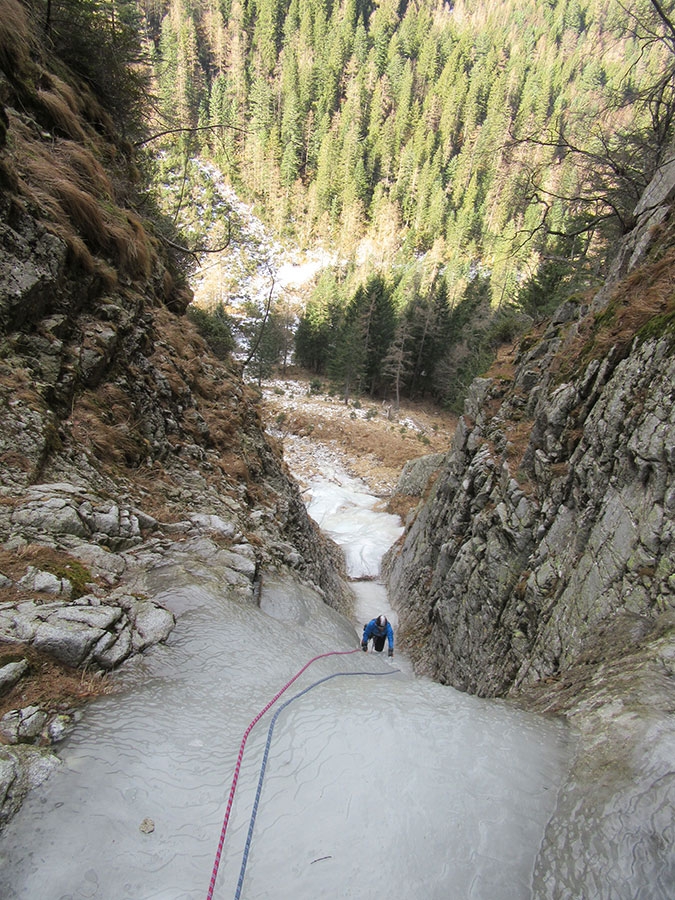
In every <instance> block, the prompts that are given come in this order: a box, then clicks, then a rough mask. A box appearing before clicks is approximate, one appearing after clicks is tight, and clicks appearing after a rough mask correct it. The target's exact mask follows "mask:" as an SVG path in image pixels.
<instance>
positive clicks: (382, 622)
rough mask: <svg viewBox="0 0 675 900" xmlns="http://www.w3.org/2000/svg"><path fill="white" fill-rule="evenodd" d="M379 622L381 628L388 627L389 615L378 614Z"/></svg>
mask: <svg viewBox="0 0 675 900" xmlns="http://www.w3.org/2000/svg"><path fill="white" fill-rule="evenodd" d="M377 624H378V625H379V627H380V628H386V627H387V617H386V616H378V617H377Z"/></svg>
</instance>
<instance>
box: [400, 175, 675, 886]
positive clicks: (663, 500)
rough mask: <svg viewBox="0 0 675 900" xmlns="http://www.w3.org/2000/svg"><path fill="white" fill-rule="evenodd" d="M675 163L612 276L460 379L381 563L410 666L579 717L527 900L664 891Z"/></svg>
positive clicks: (674, 416) (669, 780) (672, 600)
mask: <svg viewBox="0 0 675 900" xmlns="http://www.w3.org/2000/svg"><path fill="white" fill-rule="evenodd" d="M673 168H674V167H673V166H672V165H670V166H669V167H666V169H665V170H664V172H663V173H662V177H661V178H660V180H659V182H658V184H654V185H652V186H651V187H650V190H649V191H648V194H647V197H646V199H645V200H644V201H643V202H642V203H641V205H640V207H639V208H638V224H637V227H636V230H635V232H634V233H632V234H631V235H629V236H628V238H627V240H626V242H625V244H624V246H622V248H621V249H620V253H619V255H618V258H617V261H616V264H615V266H614V267H613V269H612V274H611V276H610V279H609V280H608V283H607V284H606V285H605V287H604V288H603V289H602V290H601V291H600V292H599V293H598V294H597V295H596V296H595V297H593V298H589V300H588V302H578V301H573V302H569V303H567V304H565V305H564V306H563V307H562V308H561V309H559V310H558V312H557V314H556V315H555V316H554V318H553V320H552V321H551V322H550V323H549V325H548V327H547V328H546V329H545V331H544V332H543V334H542V335H540V336H538V337H536V338H535V337H528V338H526V339H525V340H523V341H522V342H521V344H520V347H519V348H518V349H517V352H516V354H515V357H514V360H513V375H512V377H510V378H509V377H506V376H504V374H503V366H502V368H501V370H500V371H501V372H502V374H501V375H500V377H499V378H489V377H488V378H484V379H479V380H477V381H476V382H475V383H474V384H473V386H472V388H471V391H470V395H469V397H468V399H467V402H466V405H465V413H464V416H463V417H462V419H461V420H460V423H459V426H458V428H457V430H456V433H455V436H454V440H453V444H452V447H451V449H450V451H449V452H448V454H447V455H446V457H445V460H444V463H443V467H442V469H441V471H440V474H439V475H438V478H437V479H436V481H435V483H434V485H433V488H432V489H431V492H430V495H429V498H428V500H427V501H426V503H424V504H422V505H421V507H420V508H419V509H418V511H417V514H416V516H415V518H414V520H413V521H412V522H411V523H409V524H408V527H407V530H406V534H405V535H404V536H403V538H402V540H401V542H400V543H399V544H398V545H397V546H396V547H394V548H393V549H392V550H391V551H390V553H389V555H388V557H387V558H386V560H385V564H384V570H385V577H386V578H387V580H388V584H389V589H390V596H391V599H392V603H393V605H394V606H395V608H396V609H397V611H398V613H399V619H400V626H399V642H400V644H401V645H403V646H404V647H405V648H406V649H407V650H408V651H409V653H410V655H411V657H412V658H413V660H414V664H415V667H416V669H417V671H419V672H423V673H426V674H428V675H430V676H431V677H433V678H436V679H439V680H440V681H442V682H444V683H447V684H451V685H454V686H455V687H457V688H460V689H462V690H467V691H471V692H474V693H477V694H480V695H483V696H502V697H504V696H506V697H510V698H512V699H513V700H514V701H516V702H518V703H521V704H524V705H527V707H528V708H530V709H535V710H538V711H540V712H545V713H555V714H562V715H565V716H566V717H567V719H568V721H569V722H570V723H571V724H572V725H573V726H574V729H575V731H576V733H577V735H578V738H579V740H578V752H577V756H576V759H575V762H574V764H573V766H572V769H571V771H570V774H569V778H568V781H567V783H566V785H565V787H564V789H563V791H562V792H561V795H560V797H559V801H558V807H557V810H556V813H555V815H554V816H553V818H552V820H551V822H550V824H549V827H548V829H547V832H546V836H545V839H544V842H543V844H542V849H541V853H540V856H539V859H538V861H537V866H536V869H535V877H534V890H533V896H534V897H535V898H537V900H539V898H551V900H553V898H557V897H562V896H575V897H580V896H585V897H591V896H592V897H597V898H607V900H609V898H614V897H626V898H628V897H635V896H638V895H639V894H640V893H641V892H642V890H643V888H644V887H645V886H647V885H648V886H649V887H648V889H647V890H646V896H649V897H653V898H664V900H665V898H666V897H669V896H670V895H671V893H672V884H673V880H672V879H673V874H672V873H673V857H672V851H671V847H672V844H671V842H670V841H668V839H667V838H666V837H665V835H666V834H667V833H668V830H669V828H670V825H669V824H666V822H667V821H668V822H669V816H670V813H669V812H667V811H668V810H672V804H673V802H674V800H675V797H674V790H675V781H674V780H673V775H672V755H673V752H674V749H675V729H674V727H673V717H672V710H673V708H675V680H674V679H675V669H674V667H673V660H674V659H675V578H674V577H673V573H674V572H675V540H674V537H675V535H674V533H673V527H674V526H673V522H674V521H675V413H674V412H673V393H674V390H675V358H674V356H673V341H674V339H675V338H674V336H673V331H672V324H671V322H672V315H673V305H672V288H671V284H672V271H673V267H674V266H675V253H673V249H672V248H673V245H674V244H675V240H674V239H673V236H674V232H673V223H672V221H671V207H670V203H671V200H672V194H673V189H674V186H675V172H674V171H673ZM582 833H592V834H593V835H594V840H593V848H592V853H582V854H579V853H577V852H575V849H576V848H577V847H578V846H579V841H580V835H581V834H582ZM570 861H578V865H574V864H572V863H571V862H570Z"/></svg>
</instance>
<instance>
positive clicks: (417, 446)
mask: <svg viewBox="0 0 675 900" xmlns="http://www.w3.org/2000/svg"><path fill="white" fill-rule="evenodd" d="M292 377H293V382H292V383H291V384H289V387H288V392H294V393H297V390H298V385H300V392H301V396H300V397H295V398H293V401H292V403H293V405H294V406H295V407H296V408H295V409H290V403H289V397H288V396H287V394H286V392H285V393H284V394H283V395H276V394H274V393H271V394H269V396H268V397H267V398H266V400H265V402H264V403H263V404H262V412H263V418H264V420H265V421H266V423H267V424H268V426H270V427H276V428H279V429H280V430H282V432H283V433H284V434H286V435H289V434H293V435H298V436H300V437H311V439H312V440H313V441H318V442H320V443H323V444H326V445H327V446H328V447H331V448H334V449H336V450H338V451H339V452H340V453H342V454H344V456H345V457H346V458H347V459H348V460H349V468H350V470H351V471H352V472H353V473H354V474H355V475H357V476H359V477H360V478H362V479H363V480H364V481H366V482H367V483H368V484H369V485H370V486H371V488H372V489H373V490H374V491H375V493H378V494H389V493H390V492H391V490H392V489H393V487H394V486H395V484H396V482H397V481H398V477H399V475H400V473H401V470H402V468H403V466H404V465H405V463H406V462H408V461H409V460H411V459H417V458H418V457H420V456H426V455H428V454H430V453H436V452H445V451H447V450H448V449H449V446H450V442H451V440H452V435H453V434H454V431H455V428H456V426H457V418H456V416H454V415H451V414H450V413H447V412H444V411H443V410H440V409H437V408H436V407H433V406H432V405H430V404H422V403H417V404H416V403H409V402H406V403H402V404H401V408H400V410H399V412H398V414H397V415H394V414H393V413H392V418H391V419H390V418H387V414H386V411H385V409H384V408H383V407H382V405H381V404H379V403H376V402H374V401H373V402H369V401H367V400H364V401H363V407H364V409H366V410H370V411H371V412H376V413H377V414H376V415H372V416H371V417H369V418H362V417H361V416H360V415H358V414H357V413H356V411H355V410H353V408H351V407H349V406H345V404H343V403H340V402H337V401H335V400H334V399H330V398H328V397H326V396H314V395H313V396H311V397H310V396H309V393H308V389H309V381H310V380H309V378H307V377H306V376H304V375H303V374H302V373H300V372H297V371H295V370H294V371H293V376H292ZM305 398H306V405H305ZM359 412H360V413H362V412H363V410H360V411H359ZM410 421H413V422H414V423H415V425H416V426H417V428H419V429H420V430H416V429H415V428H413V427H410V425H409V424H407V423H408V422H410ZM308 474H310V473H308Z"/></svg>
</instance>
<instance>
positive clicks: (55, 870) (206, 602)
mask: <svg viewBox="0 0 675 900" xmlns="http://www.w3.org/2000/svg"><path fill="white" fill-rule="evenodd" d="M305 487H306V490H307V494H306V498H307V502H308V509H309V511H310V514H311V515H312V516H313V517H314V518H315V519H316V520H317V521H318V522H319V524H320V525H321V527H322V528H323V529H324V530H325V531H326V532H327V533H329V534H330V535H331V536H332V537H333V538H334V539H336V540H337V541H339V542H340V543H341V544H342V546H343V547H344V548H345V552H346V557H347V566H348V571H349V573H350V575H351V577H352V578H353V579H363V578H365V580H356V581H355V582H354V586H355V588H356V592H357V603H356V608H355V610H354V617H353V621H352V622H349V621H348V620H347V619H345V618H344V617H342V616H340V615H339V614H338V613H336V612H334V611H333V610H331V609H330V608H329V607H327V606H326V605H325V604H324V603H323V602H322V601H321V598H320V597H319V596H318V594H317V593H316V592H315V591H314V590H312V589H310V588H309V587H308V586H307V585H306V584H302V583H300V582H297V581H294V580H293V579H291V578H290V577H289V576H275V577H271V578H269V579H264V580H263V587H262V591H261V595H260V605H259V608H258V607H253V606H251V605H250V604H246V603H240V602H234V601H227V600H224V599H223V596H224V593H225V585H224V582H223V573H222V571H219V570H218V567H217V565H216V564H214V562H213V561H209V560H204V561H202V562H201V563H200V565H199V566H198V567H197V566H196V565H195V563H194V561H193V562H192V563H191V564H187V563H185V562H184V561H183V562H181V561H176V562H175V564H173V565H171V566H167V565H166V564H164V565H163V566H161V567H158V568H157V570H156V571H151V572H149V573H148V575H147V577H148V578H149V580H150V581H151V582H154V584H155V585H156V587H162V588H163V590H162V592H161V598H162V600H163V602H164V603H165V604H166V606H167V607H168V608H169V609H171V610H172V611H173V612H174V614H175V615H176V616H177V619H178V625H177V627H176V629H175V630H174V632H173V633H172V635H171V636H170V638H169V640H168V642H167V644H166V645H161V646H158V647H156V648H154V649H153V651H152V652H151V653H149V654H147V655H146V656H144V657H138V658H137V659H136V660H135V662H134V663H132V664H130V665H129V666H128V667H127V668H126V670H125V671H124V672H123V674H122V675H121V679H122V682H123V686H124V691H123V692H122V693H120V694H114V695H111V696H109V697H106V698H103V699H102V700H101V701H99V702H97V703H96V704H94V705H93V707H92V708H91V709H90V710H89V711H88V712H87V714H86V717H85V719H84V722H83V723H82V725H81V727H80V728H78V729H77V730H76V732H75V733H74V734H73V735H72V736H71V737H70V738H68V740H67V741H66V743H65V744H64V745H63V749H62V751H61V757H62V760H63V764H62V766H61V768H60V769H59V770H58V771H57V772H56V773H54V775H52V777H51V778H50V779H49V780H48V782H46V784H44V785H43V786H42V787H41V788H39V789H38V790H36V791H34V792H33V794H32V795H31V796H30V797H29V799H28V800H27V802H26V803H25V804H24V806H23V807H22V809H21V811H20V812H19V813H18V814H17V816H16V817H15V818H14V820H13V821H12V822H11V823H10V825H9V826H8V828H7V829H6V831H5V832H4V834H3V836H2V839H1V842H0V893H1V895H2V896H3V897H4V898H7V900H11V898H19V897H27V896H39V897H41V898H43V900H65V898H76V897H77V898H79V897H87V898H106V900H111V898H119V900H153V898H162V900H172V898H175V900H183V898H200V897H205V896H206V892H207V888H208V885H209V877H210V873H211V871H212V865H213V860H214V853H215V852H216V844H217V840H218V835H219V832H220V828H221V822H222V818H223V813H224V811H225V802H226V799H227V791H228V788H229V785H230V778H231V776H232V770H233V767H234V763H235V760H236V757H237V750H238V747H239V742H240V740H241V736H242V734H243V733H244V730H245V729H246V727H247V725H248V724H249V723H250V721H251V719H252V718H253V716H254V715H255V713H256V712H258V711H259V710H261V709H262V708H263V707H264V706H265V705H266V703H267V702H268V701H269V699H270V698H271V697H273V696H274V694H275V693H276V692H277V691H278V689H279V688H280V686H281V685H283V684H285V683H286V682H287V681H288V679H289V677H291V676H292V675H293V673H294V672H297V671H298V670H299V669H301V668H302V667H303V666H304V665H305V664H306V663H307V661H308V660H309V659H310V658H311V657H313V656H315V655H319V654H322V653H326V652H328V651H331V650H346V649H351V648H354V647H357V646H358V633H359V631H360V628H361V627H362V624H363V621H365V619H366V617H368V616H370V615H372V614H375V613H376V612H382V611H385V612H387V613H388V614H389V615H390V616H392V618H394V620H395V614H394V612H393V610H391V609H390V608H389V607H388V605H387V599H386V594H385V593H384V588H383V587H382V585H381V584H379V583H378V582H377V581H376V580H372V576H374V575H376V574H377V568H378V566H379V559H380V558H381V556H382V554H383V553H384V551H385V550H386V548H387V546H388V545H389V544H390V543H391V542H392V541H393V540H394V539H395V538H396V537H397V535H398V533H399V531H400V523H399V521H398V520H397V519H396V518H395V517H392V516H390V515H388V514H386V513H383V512H381V511H379V510H378V509H377V503H376V500H375V498H374V497H372V496H370V495H369V494H368V492H367V490H366V489H365V486H364V485H363V484H362V483H360V482H357V481H355V480H354V479H352V478H351V477H350V476H348V475H347V474H346V473H345V472H344V471H343V470H341V469H340V467H339V466H335V467H333V468H332V469H330V470H329V469H325V468H324V475H323V477H321V478H317V479H314V480H312V481H311V482H310V483H308V484H306V485H305ZM395 664H396V669H398V670H399V671H396V672H393V671H392V670H391V669H390V667H389V666H388V665H387V662H386V661H384V660H382V659H380V658H379V657H377V656H376V655H374V654H368V656H365V655H364V654H362V653H355V654H352V655H348V656H343V657H334V658H328V659H323V660H319V661H317V663H316V666H315V667H313V669H314V671H312V672H311V674H310V673H307V675H306V676H305V675H303V676H302V678H301V679H299V680H298V683H297V690H298V691H301V690H303V689H304V688H306V687H307V686H308V685H309V684H310V683H311V682H313V681H317V680H320V679H323V678H325V677H326V676H329V675H336V676H337V675H339V674H340V673H344V675H345V676H347V675H355V673H357V672H361V671H368V672H372V673H373V674H377V673H380V674H385V673H386V674H387V675H388V676H389V677H387V678H374V677H365V676H364V677H360V676H359V677H349V678H348V677H335V678H333V679H331V680H329V681H326V682H325V683H323V684H321V685H319V686H318V687H317V688H316V689H315V690H311V691H309V692H308V693H306V694H305V695H304V696H303V697H302V698H300V699H299V700H298V701H297V703H294V704H292V705H290V706H289V708H288V709H287V710H284V712H283V713H282V714H281V716H280V718H279V722H278V724H277V726H276V732H275V737H274V742H273V745H272V748H271V755H270V760H269V764H268V768H267V774H266V779H265V783H264V787H263V792H262V797H261V803H260V809H259V812H258V817H257V821H256V825H255V829H254V833H253V840H252V844H251V847H250V854H249V858H248V868H247V871H246V877H245V879H244V883H243V887H242V893H241V896H242V897H248V898H282V897H294V898H307V900H310V898H316V897H319V896H324V897H336V896H346V897H355V898H369V897H372V896H375V895H376V894H377V893H378V892H379V891H380V890H386V892H387V894H388V896H389V897H390V898H400V900H404V898H405V900H410V898H425V900H427V898H438V900H440V898H444V900H445V898H448V897H457V898H485V900H487V898H492V900H494V898H498V900H520V898H527V897H530V896H532V877H533V870H534V867H535V860H536V857H537V853H538V851H539V848H540V845H541V841H542V836H543V834H544V829H545V826H546V823H547V821H548V819H549V818H550V816H551V815H552V813H553V811H554V808H555V804H556V797H557V792H558V789H559V786H560V785H561V783H562V781H563V780H564V775H565V772H566V771H567V769H568V766H569V762H570V758H571V754H572V753H573V741H572V739H571V737H570V733H569V732H568V730H567V729H566V728H565V727H564V726H563V725H561V724H560V723H559V722H556V721H553V720H550V719H545V718H543V717H538V716H534V715H530V714H527V713H524V712H522V711H519V710H516V709H514V708H512V707H509V706H508V705H506V704H504V703H501V702H495V701H485V700H480V699H477V698H473V697H470V696H468V695H465V694H461V693H458V692H456V691H454V690H453V689H451V688H447V687H442V686H440V685H437V684H434V683H432V682H430V681H427V680H426V679H419V678H414V677H413V676H412V675H411V674H410V667H409V665H408V664H407V663H406V660H405V659H404V658H402V657H401V655H400V654H398V655H397V657H396V659H395ZM269 715H271V713H270V714H268V716H267V718H269ZM266 727H267V723H266V721H265V720H263V721H261V723H260V725H259V726H257V727H256V729H254V730H253V732H252V733H251V736H250V739H249V743H248V746H247V749H246V753H245V755H244V758H243V764H242V769H241V774H240V781H239V785H238V789H237V795H236V797H235V801H234V806H233V809H232V819H231V823H230V830H229V832H228V835H227V841H226V843H225V846H224V849H223V857H222V860H221V863H220V868H219V872H218V876H217V881H216V884H215V890H214V893H213V896H214V897H217V898H218V897H222V898H225V897H233V896H235V891H236V885H237V879H238V876H239V871H240V865H241V860H242V854H243V853H244V847H245V838H246V832H247V829H248V825H249V814H250V810H251V806H252V803H253V799H254V793H255V790H256V782H257V778H258V769H259V766H260V760H261V756H262V752H263V745H264V742H265V731H266Z"/></svg>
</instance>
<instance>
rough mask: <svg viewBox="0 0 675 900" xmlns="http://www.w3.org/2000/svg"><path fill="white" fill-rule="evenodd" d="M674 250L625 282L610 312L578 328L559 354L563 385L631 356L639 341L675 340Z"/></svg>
mask: <svg viewBox="0 0 675 900" xmlns="http://www.w3.org/2000/svg"><path fill="white" fill-rule="evenodd" d="M674 273H675V247H669V248H668V249H667V250H666V251H665V252H664V253H663V254H662V255H661V256H660V258H659V259H657V260H656V261H654V262H649V263H647V264H645V265H643V266H641V267H639V268H638V269H636V270H635V271H634V272H632V273H631V275H629V276H628V277H627V278H626V279H624V280H623V281H622V282H620V284H619V285H617V287H616V289H615V290H614V292H613V294H612V295H611V297H610V299H609V302H608V303H607V305H606V306H605V308H604V309H603V310H602V311H601V312H599V313H591V314H589V315H588V316H586V318H585V319H584V320H582V322H580V324H579V328H578V329H577V333H576V334H575V336H574V338H573V339H572V340H571V341H570V342H569V343H568V344H566V345H565V346H564V348H563V349H562V350H561V351H560V353H559V355H558V358H557V359H556V360H555V361H554V364H553V371H554V372H557V373H558V377H559V378H560V379H562V380H565V379H567V378H570V377H573V375H574V373H576V372H579V371H582V370H583V369H585V368H586V366H587V365H588V364H589V363H590V362H591V360H593V359H602V358H604V357H605V356H607V354H608V353H609V352H610V350H612V349H615V351H616V354H617V357H618V358H622V357H623V356H625V355H626V353H627V352H628V350H629V348H630V345H631V344H632V342H633V340H634V339H635V338H636V337H644V338H646V337H660V336H662V335H664V334H672V333H673V329H674V325H675V279H674Z"/></svg>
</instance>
